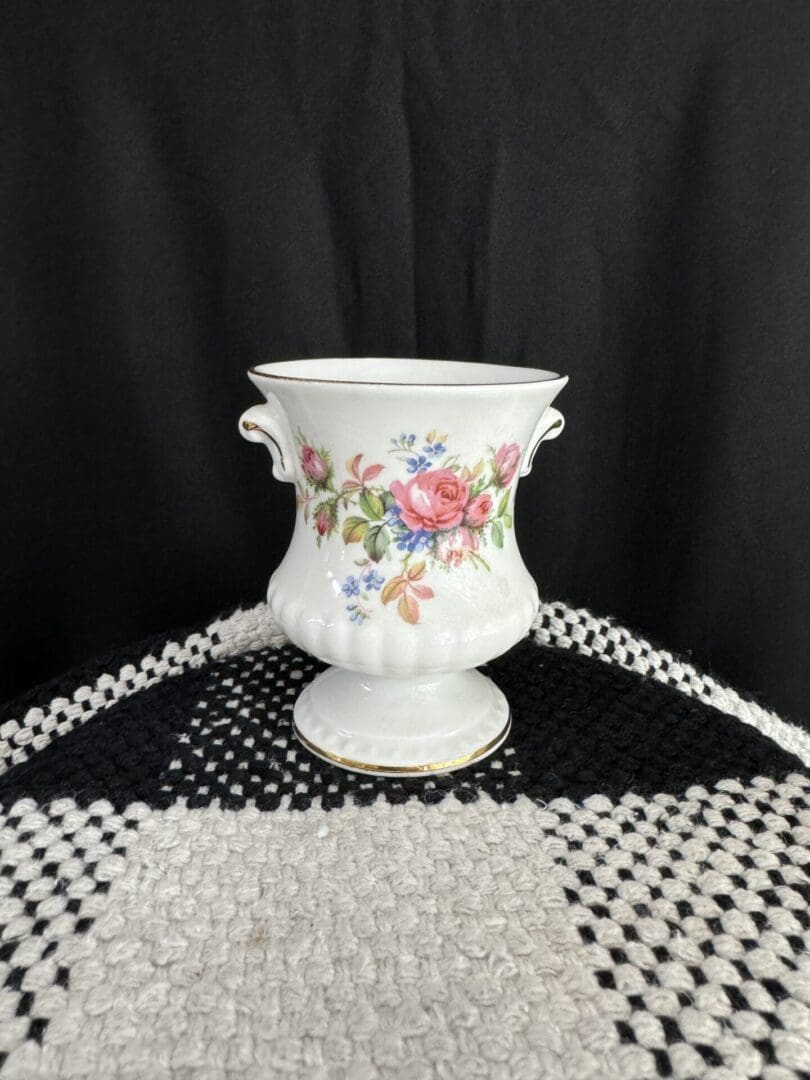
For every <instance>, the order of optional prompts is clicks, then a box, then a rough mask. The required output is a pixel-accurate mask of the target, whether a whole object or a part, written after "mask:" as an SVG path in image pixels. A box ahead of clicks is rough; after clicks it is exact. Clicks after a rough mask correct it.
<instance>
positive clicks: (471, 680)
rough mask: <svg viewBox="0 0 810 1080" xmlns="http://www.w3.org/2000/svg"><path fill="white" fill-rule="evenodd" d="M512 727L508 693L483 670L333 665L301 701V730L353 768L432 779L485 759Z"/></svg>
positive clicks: (322, 752) (326, 756)
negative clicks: (386, 672)
mask: <svg viewBox="0 0 810 1080" xmlns="http://www.w3.org/2000/svg"><path fill="white" fill-rule="evenodd" d="M510 727H511V717H510V714H509V706H508V704H507V701H506V698H505V697H504V695H503V694H502V693H501V691H500V690H499V689H498V688H497V686H495V684H494V683H493V682H492V680H491V679H488V678H487V677H486V676H485V675H482V674H481V673H480V672H479V671H460V672H444V673H440V674H433V675H430V676H425V677H421V676H420V677H416V678H412V679H390V678H382V677H379V676H369V675H364V674H362V673H360V672H356V671H346V670H344V669H342V668H329V669H328V670H327V671H324V672H323V673H322V674H321V675H319V676H318V677H317V678H316V679H315V680H314V681H313V682H312V683H311V684H310V685H309V686H308V687H306V688H305V689H304V691H303V692H302V693H301V696H300V697H299V698H298V700H297V702H296V703H295V710H294V718H293V731H294V732H295V735H296V737H297V738H298V740H299V741H300V742H301V743H302V744H303V746H305V747H306V748H307V750H309V751H310V752H311V753H313V754H315V755H316V756H317V757H319V758H321V759H322V760H324V761H327V762H329V763H330V764H332V765H338V766H339V767H340V768H342V769H346V770H348V771H349V772H360V773H370V774H372V775H374V776H424V775H426V774H436V773H446V772H452V771H453V770H455V769H462V768H465V767H466V766H468V765H473V764H475V763H476V762H480V761H482V760H483V759H484V758H486V757H488V756H489V755H490V754H492V753H493V752H494V751H495V750H497V749H498V747H499V746H500V745H501V744H502V743H503V742H504V740H505V739H506V737H507V735H508V734H509V729H510Z"/></svg>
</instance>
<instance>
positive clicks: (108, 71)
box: [0, 0, 810, 720]
mask: <svg viewBox="0 0 810 1080" xmlns="http://www.w3.org/2000/svg"><path fill="white" fill-rule="evenodd" d="M2 21H3V33H2V42H1V43H0V49H2V53H3V70H2V82H3V86H2V129H3V140H2V155H0V183H1V184H2V192H1V193H0V208H1V210H2V214H1V215H0V303H1V304H2V307H1V309H0V356H2V365H3V388H4V392H3V394H2V408H1V410H0V440H2V451H3V456H2V488H1V489H0V499H2V506H3V507H4V509H5V526H4V528H3V529H2V539H1V540H0V543H1V544H2V549H3V551H2V565H1V566H0V575H2V580H1V585H2V612H3V618H2V625H0V637H1V638H2V640H1V641H0V648H2V657H3V665H2V666H3V674H2V686H0V692H2V693H3V694H5V695H10V694H12V693H14V692H17V691H18V690H20V689H22V688H24V687H25V686H27V685H30V684H32V683H33V682H35V681H38V680H41V679H43V678H46V677H48V676H50V675H52V674H55V673H56V672H57V671H58V670H59V669H61V668H64V667H66V666H68V665H70V664H72V663H75V662H77V661H79V660H80V659H82V658H84V657H86V656H88V655H91V654H93V653H97V652H99V651H101V650H104V649H105V648H107V647H111V646H113V645H115V644H118V643H120V642H123V641H126V640H127V639H132V638H137V637H139V636H142V635H144V634H147V633H149V632H152V631H157V630H159V629H162V628H167V627H171V626H173V625H177V624H186V623H190V622H194V621H195V620H199V619H200V618H202V617H204V616H205V615H206V614H210V613H212V612H216V611H217V610H218V609H222V608H226V607H228V606H230V605H233V604H234V603H236V602H237V601H240V600H241V601H251V602H252V601H254V600H256V599H258V598H259V597H260V595H261V594H262V593H263V590H264V587H265V583H266V579H267V577H268V575H269V573H270V571H271V569H272V568H273V566H274V565H275V564H276V562H277V561H278V559H279V558H280V556H281V555H282V553H283V550H284V548H285V546H286V542H287V538H288V535H289V531H290V527H291V520H292V489H290V488H288V487H286V486H284V487H283V486H281V485H278V484H275V483H274V482H273V481H272V480H271V478H270V472H269V458H268V457H267V455H266V454H265V453H264V452H263V451H262V450H261V449H259V448H256V447H252V446H248V445H247V444H246V443H244V442H242V441H241V440H240V439H239V438H238V435H237V432H236V426H235V425H236V418H237V416H238V414H239V413H240V411H241V410H242V409H243V408H244V407H245V406H247V405H249V404H250V403H251V402H253V401H255V400H258V396H257V395H256V393H255V392H254V391H253V389H252V387H251V386H250V385H249V383H248V382H247V380H246V378H245V377H244V369H245V368H246V367H247V366H248V365H250V364H252V363H255V362H257V361H260V360H267V359H276V358H282V357H290V356H307V355H312V356H318V355H321V356H336V355H337V356H339V355H405V356H409V355H413V356H433V357H462V358H486V359H490V360H496V361H504V362H511V363H520V364H534V365H538V366H546V367H551V368H553V369H555V370H558V371H562V372H566V373H567V374H569V375H570V377H571V382H570V384H569V386H568V388H567V389H566V391H565V392H564V393H563V395H562V396H561V398H560V399H559V401H558V404H559V406H560V408H561V409H562V410H563V411H564V412H565V414H566V417H567V420H568V429H567V431H566V432H565V434H564V436H563V438H562V439H560V440H559V442H556V443H553V444H551V445H550V446H548V447H547V448H544V449H543V451H541V454H540V455H539V457H538V463H537V464H538V467H537V468H536V469H535V471H534V473H533V474H532V477H531V478H530V479H529V480H527V481H525V482H524V484H523V485H522V488H521V494H520V499H519V507H518V510H519V516H518V521H517V529H518V535H519V539H520V542H521V546H522V550H523V552H524V555H525V558H526V561H527V563H528V565H529V567H530V569H531V570H532V571H533V573H534V574H535V576H536V577H537V579H538V582H539V584H540V587H541V592H542V593H543V594H544V595H546V596H548V597H555V598H564V599H568V600H569V601H572V602H574V603H576V604H583V605H589V606H591V607H592V608H594V609H595V610H596V611H598V612H600V613H612V614H615V615H616V616H618V617H619V618H620V619H622V620H624V621H626V622H627V623H629V624H631V625H632V626H634V627H635V628H638V629H640V630H642V631H645V632H647V633H648V634H649V635H652V636H653V637H654V638H657V639H659V640H661V641H663V642H665V643H666V644H667V645H669V646H670V647H673V648H675V649H678V650H682V651H684V652H687V653H691V654H692V655H693V657H694V659H695V660H696V661H697V662H698V663H699V664H701V665H704V666H706V667H708V668H710V669H712V670H713V671H715V672H717V673H719V674H720V675H722V676H724V677H726V678H728V679H730V680H732V681H733V682H734V683H736V684H737V685H739V686H741V687H745V688H748V689H750V690H752V691H754V692H756V693H758V694H761V695H762V696H763V697H764V698H765V699H766V700H767V701H769V702H770V703H772V704H773V705H775V706H776V707H777V708H779V709H780V710H782V711H783V712H784V713H785V714H787V715H790V716H792V717H793V718H795V719H797V720H802V718H803V716H804V715H805V714H806V709H805V706H806V702H807V700H808V689H809V688H808V680H809V679H810V676H809V675H808V667H809V666H808V664H807V663H806V660H805V656H806V653H807V650H808V644H809V642H808V620H807V616H806V613H807V611H808V609H810V587H809V585H808V580H809V578H808V535H809V534H810V514H808V505H809V503H808V495H807V485H808V452H807V430H808V415H809V414H810V409H809V408H808V400H807V394H808V385H809V382H810V380H808V372H807V355H808V345H810V295H809V294H810V289H808V281H809V280H810V52H809V51H808V45H810V8H808V7H807V5H806V4H805V3H803V2H802V3H799V2H794V3H791V2H783V3H781V4H779V5H773V4H770V3H768V2H766V0H762V2H760V3H746V2H740V3H721V2H717V0H699V2H696V3H687V2H684V3H680V4H677V5H675V4H673V5H670V4H668V3H662V2H660V0H650V2H642V3H629V2H628V3H617V4H605V3H603V2H601V0H600V2H593V3H589V2H583V0H566V2H565V3H551V2H545V0H544V2H535V3H531V4H518V3H514V2H509V3H507V2H505V0H502V2H498V3H480V4H475V5H472V4H469V3H465V2H460V0H451V2H446V0H445V2H442V3H441V4H438V3H433V2H427V0H409V2H408V3H378V4H373V3H357V2H354V3H352V2H346V0H341V2H340V3H292V2H291V3H288V4H272V3H255V2H252V3H251V2H247V0H236V2H233V0H232V2H229V3H228V4H224V3H219V4H216V3H210V2H203V0H198V2H196V3H194V4H162V3H139V4H129V5H122V4H109V3H108V2H106V0H104V2H102V0H88V2H85V3H81V4H77V5H74V4H59V3H53V4H39V3H36V2H30V0H29V2H27V3H26V4H25V5H22V4H17V5H10V6H8V7H6V9H5V12H4V15H3V20H2Z"/></svg>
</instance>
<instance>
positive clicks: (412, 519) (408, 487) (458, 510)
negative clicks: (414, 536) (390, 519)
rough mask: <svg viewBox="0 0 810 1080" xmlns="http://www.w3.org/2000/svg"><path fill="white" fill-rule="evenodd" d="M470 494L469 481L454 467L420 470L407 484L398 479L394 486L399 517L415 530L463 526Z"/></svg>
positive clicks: (430, 530)
mask: <svg viewBox="0 0 810 1080" xmlns="http://www.w3.org/2000/svg"><path fill="white" fill-rule="evenodd" d="M469 493H470V488H469V485H468V484H467V482H466V481H465V480H461V479H459V477H458V476H456V474H455V473H454V472H453V470H452V469H431V470H430V471H429V472H422V473H417V475H416V476H415V477H414V478H413V480H409V481H408V482H407V483H406V484H403V483H402V481H401V480H395V481H394V482H393V484H392V485H391V494H392V495H393V496H394V498H395V499H396V501H397V506H399V508H400V509H399V516H400V517H401V518H402V520H403V521H404V522H405V524H406V525H407V526H408V528H409V529H410V530H411V531H412V532H416V531H417V530H419V529H424V530H425V532H437V531H438V530H439V529H452V528H453V526H455V525H460V524H461V520H462V518H463V517H464V507H465V506H466V505H467V498H468V496H469Z"/></svg>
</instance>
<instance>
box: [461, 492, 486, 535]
mask: <svg viewBox="0 0 810 1080" xmlns="http://www.w3.org/2000/svg"><path fill="white" fill-rule="evenodd" d="M491 511H492V496H491V495H487V494H484V495H476V496H475V498H474V499H470V501H469V502H468V503H467V505H466V506H465V507H464V522H465V524H467V525H472V526H473V528H479V529H480V527H481V526H482V525H485V524H486V521H487V518H488V517H489V515H490V513H491Z"/></svg>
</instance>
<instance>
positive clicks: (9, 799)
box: [0, 604, 810, 1080]
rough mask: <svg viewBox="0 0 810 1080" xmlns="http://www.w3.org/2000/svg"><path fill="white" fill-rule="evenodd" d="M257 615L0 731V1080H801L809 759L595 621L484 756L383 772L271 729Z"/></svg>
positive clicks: (521, 699)
mask: <svg viewBox="0 0 810 1080" xmlns="http://www.w3.org/2000/svg"><path fill="white" fill-rule="evenodd" d="M317 670H319V665H318V664H317V663H316V662H315V661H313V660H312V659H310V658H308V657H306V656H303V655H302V654H301V653H300V652H299V651H298V650H297V649H296V648H294V647H293V646H291V645H289V644H288V643H287V642H285V640H284V638H283V636H282V635H281V634H280V633H279V631H278V628H277V627H276V626H275V625H274V624H273V623H272V620H271V619H270V617H269V615H268V612H267V610H266V608H265V607H264V606H263V605H259V606H258V607H256V608H253V609H252V610H249V611H237V612H236V613H235V614H233V615H231V616H230V617H228V618H226V619H223V620H220V621H218V622H215V623H213V624H212V625H211V626H209V627H208V628H207V629H205V630H204V631H202V632H200V633H194V634H190V635H188V636H182V635H181V636H180V637H178V639H177V640H170V641H166V640H165V639H164V640H161V641H154V642H148V643H146V644H145V645H144V646H142V647H140V648H139V649H136V650H130V651H129V652H128V653H127V654H126V655H120V656H110V657H106V658H104V659H103V660H102V661H99V662H98V663H97V664H95V665H93V666H90V667H88V668H86V669H84V670H82V671H81V672H78V673H76V674H75V675H74V676H73V677H72V678H71V679H67V680H64V679H63V680H60V681H59V683H58V684H55V685H51V686H47V687H44V688H41V689H40V690H38V691H35V692H34V693H33V694H31V695H29V696H28V698H27V700H25V701H23V702H20V703H18V704H17V707H15V708H14V709H12V710H11V712H10V713H8V714H7V715H5V716H4V717H3V721H2V725H1V726H0V740H1V741H0V749H1V750H2V761H3V764H2V776H1V777H0V792H1V793H2V814H3V816H2V819H0V826H1V829H0V986H2V991H1V992H0V1063H2V1064H1V1065H0V1080H39V1078H48V1080H74V1078H76V1080H78V1078H81V1080H95V1078H98V1080H113V1078H128V1080H220V1078H228V1080H230V1078H235V1080H236V1078H239V1080H242V1078H243V1080H253V1078H261V1080H264V1078H268V1077H277V1076H278V1077H283V1076H288V1077H304V1078H318V1080H373V1078H380V1080H385V1078H390V1077H397V1078H400V1077H402V1078H408V1080H423V1078H424V1080H428V1078H433V1077H438V1078H457V1077H458V1078H460V1077H464V1078H475V1077H482V1078H496V1080H513V1078H521V1080H532V1078H536V1077H550V1078H556V1077H566V1078H567V1077H570V1078H574V1080H589V1078H593V1080H609V1078H614V1077H615V1078H634V1077H657V1076H664V1077H666V1076H672V1077H712V1078H715V1080H720V1078H726V1080H737V1078H740V1077H759V1076H762V1077H765V1078H767V1080H792V1078H795V1077H810V957H808V952H807V950H808V943H810V915H809V914H808V861H810V783H809V782H808V779H807V776H806V775H805V766H806V765H807V763H808V761H810V739H808V736H807V734H806V733H805V732H803V731H802V730H800V729H798V728H796V727H794V726H792V725H790V724H787V723H785V722H784V721H782V720H781V719H779V718H778V717H777V716H775V715H774V714H773V713H771V712H769V711H767V710H766V709H765V708H763V707H761V706H759V705H757V704H756V703H754V702H752V701H749V700H746V699H744V698H743V697H741V696H740V695H738V694H737V693H735V692H734V691H733V690H731V689H730V688H729V687H727V686H724V685H721V684H719V683H718V682H717V681H715V680H713V679H712V678H710V677H708V676H706V675H703V674H701V673H700V672H698V671H697V670H695V668H693V667H692V666H690V665H689V664H688V663H686V662H682V661H679V660H677V659H676V658H674V657H673V656H672V655H670V654H669V653H666V652H664V651H661V650H658V649H655V648H653V647H652V646H651V645H650V644H649V643H648V642H646V641H643V640H640V639H639V638H638V637H636V636H634V635H633V634H631V633H630V632H629V631H627V630H624V629H622V628H621V627H618V626H616V625H614V624H613V623H612V622H610V621H609V620H606V619H597V618H594V617H593V616H591V615H590V614H589V613H588V612H586V611H574V610H571V609H570V608H568V607H566V606H565V605H562V604H544V605H543V606H542V608H541V610H540V612H539V615H538V618H537V620H536V622H535V625H534V629H533V631H532V634H531V636H530V638H528V639H527V640H526V641H524V642H523V643H521V644H520V645H519V646H517V647H516V648H515V649H513V650H512V651H511V652H510V653H509V654H508V655H506V656H504V657H502V658H501V659H500V660H498V661H497V662H495V663H493V664H492V665H491V666H490V669H489V673H490V674H491V675H492V677H493V678H494V679H495V680H496V681H497V682H498V683H499V684H500V685H501V686H502V688H503V689H504V690H505V692H506V693H507V696H508V697H509V700H510V702H511V704H512V708H513V719H514V723H513V730H512V734H511V737H510V739H509V742H508V743H507V744H506V745H505V746H504V747H503V748H502V749H501V750H500V751H498V752H497V754H496V756H495V757H493V758H491V759H489V760H488V761H486V762H485V763H483V764H482V765H480V766H479V767H477V768H473V769H471V770H466V771H461V772H458V773H455V774H452V775H449V776H446V777H433V778H430V779H424V780H422V779H413V780H411V779H404V780H392V779H386V780H381V779H374V778H370V777H368V776H354V775H351V774H348V773H345V772H343V771H340V770H337V769H333V768H331V767H329V766H327V765H325V764H324V763H322V762H320V761H318V760H317V759H315V758H313V757H312V756H310V755H309V754H308V753H307V752H306V751H304V750H303V749H302V748H301V747H300V746H299V745H298V744H297V743H296V742H295V740H294V738H293V737H292V734H291V726H290V721H291V716H292V706H293V702H294V701H295V697H296V695H297V694H298V693H299V691H300V690H301V688H302V687H303V686H304V685H305V684H306V683H307V681H308V680H309V679H310V678H312V676H313V675H314V674H315V673H316V672H317Z"/></svg>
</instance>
